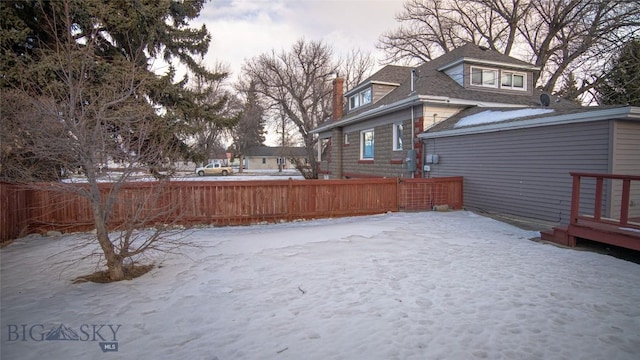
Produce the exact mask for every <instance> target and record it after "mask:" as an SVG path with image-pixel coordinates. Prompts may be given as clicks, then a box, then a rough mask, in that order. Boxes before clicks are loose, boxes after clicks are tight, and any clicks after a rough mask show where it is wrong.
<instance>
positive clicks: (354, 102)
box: [349, 95, 360, 110]
mask: <svg viewBox="0 0 640 360" xmlns="http://www.w3.org/2000/svg"><path fill="white" fill-rule="evenodd" d="M359 106H360V96H358V95H353V96H352V97H350V98H349V110H351V109H355V108H357V107H359Z"/></svg>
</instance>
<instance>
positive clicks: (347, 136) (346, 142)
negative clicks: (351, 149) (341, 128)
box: [344, 134, 349, 145]
mask: <svg viewBox="0 0 640 360" xmlns="http://www.w3.org/2000/svg"><path fill="white" fill-rule="evenodd" d="M344 144H345V145H349V134H344Z"/></svg>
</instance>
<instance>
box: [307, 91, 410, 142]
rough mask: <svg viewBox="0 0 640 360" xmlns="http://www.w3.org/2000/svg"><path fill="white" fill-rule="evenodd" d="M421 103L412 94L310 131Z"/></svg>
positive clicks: (347, 123) (322, 129) (319, 130)
mask: <svg viewBox="0 0 640 360" xmlns="http://www.w3.org/2000/svg"><path fill="white" fill-rule="evenodd" d="M418 103H420V99H419V97H418V96H415V95H414V96H411V97H408V98H406V99H404V100H400V101H396V102H395V103H392V104H389V105H380V106H378V107H375V108H373V109H369V110H367V111H365V112H362V113H360V114H358V115H356V116H354V117H351V118H348V119H344V120H338V121H335V122H332V123H330V124H326V125H324V126H321V127H319V128H316V129H313V130H311V131H310V133H312V134H316V133H320V132H323V131H329V130H331V129H334V128H337V127H343V126H345V125H349V124H352V123H355V122H359V121H363V120H366V119H369V118H371V117H374V116H378V115H384V114H387V113H389V112H393V111H396V110H400V109H403V108H405V107H408V106H411V105H416V104H418Z"/></svg>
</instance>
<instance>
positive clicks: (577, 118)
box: [418, 107, 640, 139]
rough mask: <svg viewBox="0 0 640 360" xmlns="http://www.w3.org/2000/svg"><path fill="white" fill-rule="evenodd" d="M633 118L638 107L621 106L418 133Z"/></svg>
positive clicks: (450, 133) (429, 135)
mask: <svg viewBox="0 0 640 360" xmlns="http://www.w3.org/2000/svg"><path fill="white" fill-rule="evenodd" d="M613 119H633V120H640V107H621V108H612V109H604V110H592V111H586V112H580V113H574V114H564V115H556V116H546V117H538V118H533V119H528V120H522V121H517V120H516V121H505V122H501V123H493V124H487V125H480V126H471V127H467V128H462V129H456V130H445V131H438V132H434V133H421V134H418V138H420V139H436V138H442V137H449V136H460V135H470V134H482V133H489V132H496V131H504V130H516V129H526V128H533V127H540V126H551V125H563V124H575V123H584V122H591V121H601V120H613Z"/></svg>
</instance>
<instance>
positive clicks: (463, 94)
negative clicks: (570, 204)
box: [312, 43, 580, 132]
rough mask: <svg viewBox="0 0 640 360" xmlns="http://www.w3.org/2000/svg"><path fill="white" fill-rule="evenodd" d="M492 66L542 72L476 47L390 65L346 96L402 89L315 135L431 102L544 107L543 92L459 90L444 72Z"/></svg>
mask: <svg viewBox="0 0 640 360" xmlns="http://www.w3.org/2000/svg"><path fill="white" fill-rule="evenodd" d="M462 62H465V63H471V64H482V65H493V66H496V67H500V68H505V69H519V70H521V71H524V70H526V71H538V70H539V68H538V67H536V66H535V65H532V64H529V63H527V62H524V61H522V60H518V59H515V58H512V57H510V56H507V55H504V54H501V53H499V52H497V51H495V50H491V49H487V48H484V47H481V46H478V45H475V44H471V43H469V44H466V45H464V46H461V47H459V48H457V49H455V50H452V51H450V52H448V53H446V54H444V55H442V56H440V57H438V58H436V59H434V60H431V61H429V62H426V63H424V64H422V65H420V66H418V67H415V68H411V67H406V66H392V65H388V66H385V67H384V68H382V69H381V70H380V71H378V72H376V73H375V74H373V75H372V76H371V77H369V78H368V79H367V80H365V81H363V82H362V83H361V84H359V85H358V86H357V87H355V88H354V89H352V90H350V91H349V92H348V93H347V94H345V95H347V96H348V95H349V94H350V93H353V92H355V91H357V90H360V89H362V88H364V87H365V86H368V85H369V84H371V83H375V81H383V80H386V81H387V82H394V83H395V82H396V81H397V82H399V84H400V85H399V86H398V87H397V88H395V89H393V90H391V91H390V92H389V93H388V94H386V95H385V96H383V97H382V98H381V99H380V100H378V101H376V102H375V103H373V104H369V105H366V106H361V107H360V108H357V109H355V110H351V111H349V112H348V113H346V114H345V115H344V116H343V117H342V118H341V119H340V120H338V121H330V122H325V123H324V124H323V125H321V126H320V127H318V128H317V129H314V130H313V131H312V132H321V131H326V130H329V129H331V128H333V127H336V126H341V125H342V124H347V123H352V122H359V121H363V120H366V119H369V118H373V117H376V116H378V115H379V114H382V113H385V112H389V111H395V110H397V109H400V108H406V107H409V106H414V105H417V104H420V103H425V102H429V101H434V102H445V103H449V102H450V103H458V104H464V106H468V107H474V106H482V107H539V106H542V104H541V100H540V96H541V95H542V94H543V93H544V92H543V91H542V90H540V89H532V90H531V92H527V93H523V94H513V93H506V92H497V91H492V90H487V89H482V88H474V89H469V88H465V87H463V86H460V84H459V83H457V82H456V81H455V80H454V79H452V78H451V77H450V76H449V75H447V73H445V71H444V70H446V69H448V68H450V67H452V66H455V65H457V64H459V63H462ZM412 69H415V72H416V77H415V78H414V81H413V90H414V91H411V86H412V84H411V81H410V80H411V70H412ZM549 107H550V108H554V109H567V110H569V109H576V108H580V105H578V104H576V103H573V102H571V101H567V100H564V99H554V101H552V102H551V104H550V105H549Z"/></svg>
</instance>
